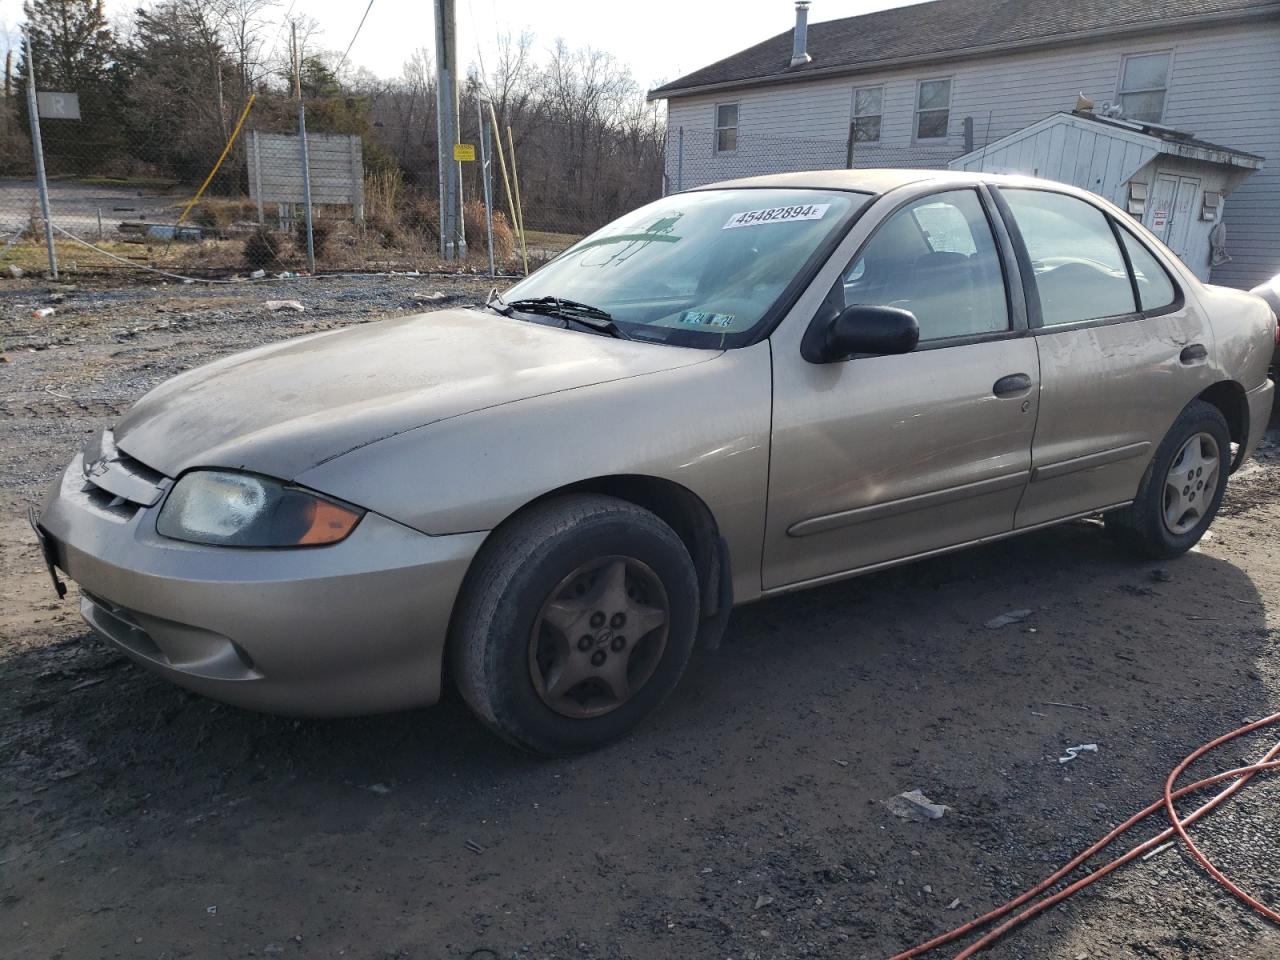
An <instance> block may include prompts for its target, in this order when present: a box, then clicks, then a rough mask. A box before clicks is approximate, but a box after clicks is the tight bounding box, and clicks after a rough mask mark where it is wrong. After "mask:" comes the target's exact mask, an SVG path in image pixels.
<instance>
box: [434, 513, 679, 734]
mask: <svg viewBox="0 0 1280 960" xmlns="http://www.w3.org/2000/svg"><path fill="white" fill-rule="evenodd" d="M697 624H698V583H697V576H696V574H695V571H694V566H693V561H692V560H691V559H690V557H689V552H688V550H686V548H685V546H684V543H683V542H682V541H681V540H680V538H679V536H677V535H676V533H675V531H673V530H672V529H671V528H670V527H669V526H667V524H665V523H664V522H663V521H662V520H661V519H659V518H658V517H656V516H655V515H654V514H652V513H650V512H649V511H647V510H643V509H641V508H640V507H637V506H635V505H634V504H631V503H628V502H626V501H623V500H618V499H615V498H613V497H604V496H595V495H578V496H569V497H564V498H560V499H557V500H552V501H549V502H547V503H544V504H540V505H538V506H536V507H534V508H532V509H531V510H529V512H528V513H526V514H524V515H522V516H518V517H516V518H515V519H513V520H512V521H510V522H509V523H508V524H507V525H505V526H503V527H502V528H500V529H499V530H498V531H496V532H495V533H494V535H493V537H492V538H491V539H490V541H489V542H487V543H486V544H485V547H484V550H483V552H482V554H481V556H480V557H478V558H477V560H476V564H475V567H474V568H473V569H472V571H471V572H470V573H469V574H468V576H467V582H466V584H465V585H464V587H463V592H462V596H461V597H460V600H459V605H458V612H457V614H456V615H455V618H454V625H453V636H452V638H451V649H452V652H453V657H454V679H455V682H456V683H457V685H458V688H459V690H460V691H461V693H462V696H463V699H465V700H466V702H467V704H468V705H469V706H470V707H471V709H472V710H473V711H474V712H475V713H476V715H477V716H479V717H480V719H481V720H483V721H484V722H485V723H486V724H487V725H488V726H489V727H490V728H492V729H493V730H494V731H495V732H497V733H498V734H499V735H501V736H502V737H504V738H505V739H507V740H508V741H510V742H512V743H514V744H516V745H518V746H520V747H523V748H525V749H527V750H531V751H533V752H535V753H542V754H547V755H563V754H572V753H580V752H582V751H585V750H590V749H592V748H594V747H598V746H601V745H603V744H605V743H607V742H609V741H610V740H613V739H615V738H617V737H619V736H622V735H623V734H624V733H626V732H627V731H629V730H631V729H632V728H633V727H635V726H636V725H637V724H638V723H640V721H642V720H643V719H644V718H645V717H647V716H648V715H649V714H650V713H652V712H653V711H654V710H655V709H656V708H657V707H658V705H659V704H660V703H661V702H662V701H663V699H665V698H666V696H667V694H669V693H670V692H671V690H672V689H673V688H674V687H675V685H676V683H677V681H678V680H679V679H680V675H681V674H682V673H683V672H684V667H685V664H686V663H687V662H688V659H689V654H690V653H691V651H692V649H693V642H694V636H695V633H696V629H697Z"/></svg>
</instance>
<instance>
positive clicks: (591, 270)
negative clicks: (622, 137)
mask: <svg viewBox="0 0 1280 960" xmlns="http://www.w3.org/2000/svg"><path fill="white" fill-rule="evenodd" d="M868 197H869V194H865V193H853V192H844V191H839V192H837V191H826V190H800V189H767V190H702V191H693V192H690V193H678V194H674V195H672V196H670V197H664V198H663V199H661V200H657V201H654V202H653V203H651V204H649V205H648V206H644V207H641V208H640V209H639V210H635V211H632V212H631V213H629V214H627V215H626V216H624V217H621V218H619V219H618V220H615V221H614V222H613V223H611V224H609V225H608V226H606V227H604V228H602V229H600V230H597V231H596V232H595V233H593V234H591V235H590V236H589V237H587V238H585V239H584V240H580V241H579V242H578V243H576V244H575V245H574V246H572V247H570V248H569V249H568V250H566V251H565V252H564V253H562V254H561V255H560V256H558V257H556V258H555V259H554V260H552V261H551V262H550V263H548V264H547V265H546V266H544V267H543V268H542V269H540V270H537V271H535V272H534V273H532V274H530V275H529V276H528V277H527V278H525V279H524V280H522V281H521V282H520V283H517V284H516V285H515V286H514V287H512V288H511V289H510V290H508V291H506V292H505V293H503V295H502V296H503V299H504V300H505V301H506V302H507V303H512V302H514V301H516V300H525V299H529V300H532V299H537V298H539V297H556V298H558V299H561V300H576V301H578V302H579V303H585V304H590V305H591V306H594V307H597V308H599V309H601V310H604V311H606V312H607V313H608V314H609V315H610V316H611V317H612V318H613V320H614V321H615V322H616V323H617V324H618V326H620V327H621V328H622V329H623V331H624V332H625V333H627V334H628V335H629V336H631V337H632V338H634V339H637V340H651V341H657V342H661V343H672V344H681V345H685V346H694V347H705V348H708V349H717V350H718V349H723V348H725V347H736V346H743V345H745V344H747V343H750V342H752V340H753V338H754V336H755V334H756V332H757V330H758V328H759V327H760V326H761V324H763V323H766V322H768V321H769V319H770V311H771V309H772V307H773V306H774V304H775V303H777V302H778V301H779V300H780V299H782V295H783V293H784V291H786V289H787V287H788V285H789V284H791V282H792V281H793V280H795V279H796V278H797V276H799V275H801V274H803V273H805V272H806V270H807V269H810V268H812V267H814V266H815V264H814V263H812V262H811V258H815V256H817V255H818V254H819V251H820V250H822V249H825V247H824V243H825V242H826V241H828V240H831V241H832V242H834V240H835V238H837V237H840V236H843V235H844V232H845V231H846V230H847V229H848V226H849V224H850V223H851V222H852V221H853V219H854V217H856V216H857V214H858V212H859V211H860V210H861V209H862V208H863V207H864V206H865V204H866V202H867V200H868Z"/></svg>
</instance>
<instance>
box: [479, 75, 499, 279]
mask: <svg viewBox="0 0 1280 960" xmlns="http://www.w3.org/2000/svg"><path fill="white" fill-rule="evenodd" d="M476 116H477V118H479V121H480V185H481V186H482V187H483V188H484V222H485V230H486V233H487V234H488V237H489V276H490V277H493V276H496V275H497V273H498V271H497V270H496V269H495V268H494V264H493V167H492V162H493V161H492V160H490V159H489V152H490V151H489V126H488V124H486V123H485V122H484V104H483V103H482V102H481V100H480V98H479V97H476Z"/></svg>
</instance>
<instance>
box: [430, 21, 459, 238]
mask: <svg viewBox="0 0 1280 960" xmlns="http://www.w3.org/2000/svg"><path fill="white" fill-rule="evenodd" d="M435 11H436V133H437V140H438V159H439V163H440V256H442V257H443V258H444V259H445V260H452V259H454V258H455V256H457V255H458V254H460V253H462V254H465V250H459V249H458V240H459V238H460V231H459V229H458V227H459V223H460V220H461V218H460V210H459V209H458V208H459V203H458V195H459V194H458V179H459V178H458V166H459V165H458V162H457V161H455V160H454V159H453V145H454V144H455V143H457V142H458V94H457V88H458V31H457V24H456V21H455V17H454V0H435Z"/></svg>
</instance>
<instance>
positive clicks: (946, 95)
mask: <svg viewBox="0 0 1280 960" xmlns="http://www.w3.org/2000/svg"><path fill="white" fill-rule="evenodd" d="M950 119H951V78H950V77H945V78H943V79H941V80H921V81H920V83H919V84H917V85H916V139H917V140H942V139H944V138H945V137H946V135H947V123H948V121H950Z"/></svg>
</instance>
